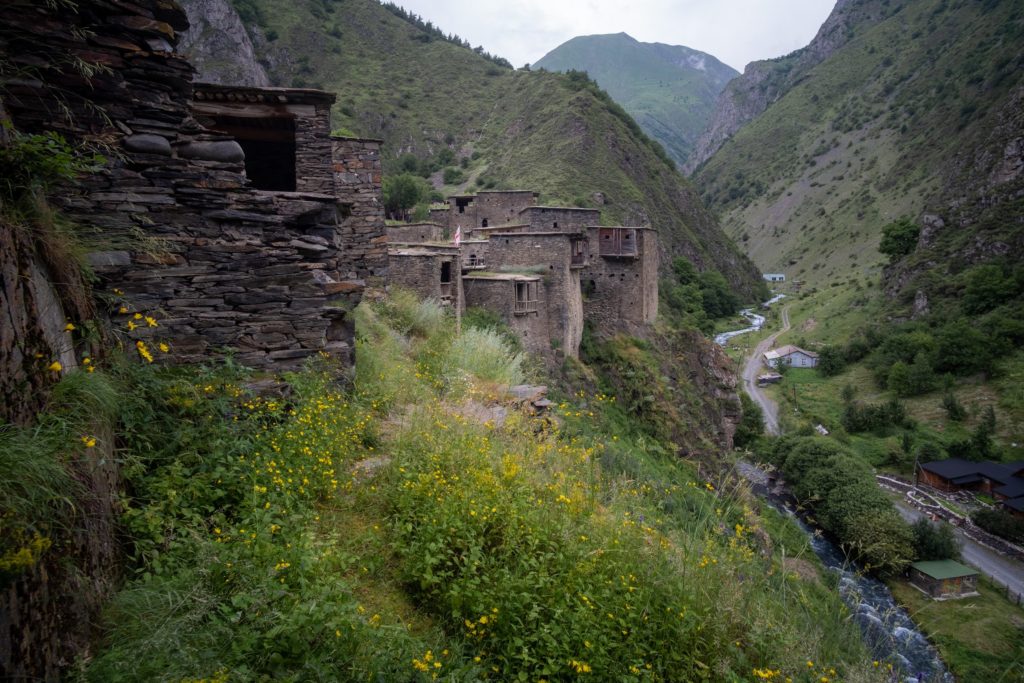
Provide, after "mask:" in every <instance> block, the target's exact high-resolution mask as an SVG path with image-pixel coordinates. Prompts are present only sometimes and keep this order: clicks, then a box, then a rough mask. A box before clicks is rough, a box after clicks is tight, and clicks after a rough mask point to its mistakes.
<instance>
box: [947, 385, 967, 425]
mask: <svg viewBox="0 0 1024 683" xmlns="http://www.w3.org/2000/svg"><path fill="white" fill-rule="evenodd" d="M942 407H943V408H945V410H946V417H947V418H949V420H950V422H963V421H964V419H965V418H966V417H967V409H966V408H964V406H963V404H962V403H960V401H958V400H957V399H956V396H955V395H954V394H953V393H952V392H949V393H947V394H946V395H945V396H943V397H942Z"/></svg>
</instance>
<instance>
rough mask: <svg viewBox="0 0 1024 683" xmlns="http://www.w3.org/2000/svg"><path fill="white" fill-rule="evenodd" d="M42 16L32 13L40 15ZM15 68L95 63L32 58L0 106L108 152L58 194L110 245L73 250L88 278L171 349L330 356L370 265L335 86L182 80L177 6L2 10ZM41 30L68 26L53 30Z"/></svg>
mask: <svg viewBox="0 0 1024 683" xmlns="http://www.w3.org/2000/svg"><path fill="white" fill-rule="evenodd" d="M44 15H45V16H44ZM4 21H5V22H7V23H8V24H10V25H13V27H14V28H15V29H16V33H15V34H14V35H15V36H16V37H15V38H14V39H13V40H12V42H11V44H9V45H7V46H6V47H7V51H8V52H9V54H10V55H11V56H12V58H13V61H14V64H15V66H17V64H18V63H20V61H19V60H24V61H25V63H26V64H31V65H33V68H35V66H36V65H37V64H38V60H36V58H35V55H37V53H39V51H40V50H43V51H44V52H45V53H46V54H47V55H49V56H50V58H49V59H48V61H47V63H51V64H60V63H63V62H62V60H61V59H60V55H65V54H67V55H87V58H88V59H89V60H90V61H92V62H94V63H96V64H99V65H103V66H105V67H109V71H105V70H96V71H94V72H91V73H81V74H79V73H75V74H68V73H62V72H57V69H58V68H59V67H56V66H54V67H52V69H54V71H53V72H50V71H47V70H46V69H43V71H42V72H41V73H40V76H39V78H36V79H26V80H21V81H17V82H12V83H11V84H10V85H9V87H7V89H6V91H5V94H4V99H5V105H6V110H7V112H8V114H9V116H10V118H11V120H12V121H13V123H14V125H15V127H16V128H17V129H18V130H21V131H25V132H38V131H42V130H56V131H58V132H61V133H62V134H64V135H65V137H67V138H68V139H70V140H72V141H78V140H85V139H92V140H95V139H97V138H100V139H103V140H104V142H105V143H106V144H108V145H109V148H110V152H109V153H108V154H107V155H106V156H107V158H108V162H107V163H106V165H105V166H104V168H103V169H101V170H100V171H98V172H96V173H92V174H89V175H87V176H86V177H84V178H83V179H82V181H81V183H80V185H79V186H78V187H77V188H72V189H69V191H68V192H67V193H66V194H64V195H63V196H62V197H61V198H60V200H61V201H60V204H61V208H63V209H65V210H66V211H67V212H68V213H69V214H71V215H73V216H74V217H75V220H76V221H77V222H79V223H80V224H84V225H86V226H96V227H97V228H98V229H99V230H101V232H102V234H103V235H104V237H105V238H106V239H107V241H109V242H111V243H121V244H123V245H125V246H123V247H122V248H121V249H119V250H115V251H106V252H102V253H93V254H91V255H90V256H89V259H90V263H91V264H92V266H93V268H94V270H95V271H96V272H97V273H98V274H99V275H100V277H101V284H100V287H101V288H105V289H107V290H108V291H113V290H114V289H118V290H119V291H123V292H124V295H123V298H124V303H125V304H126V305H127V306H128V307H129V308H130V309H132V310H133V311H145V312H147V313H152V314H154V315H155V317H157V318H158V319H159V320H160V328H159V330H149V329H144V330H139V331H137V332H136V333H135V334H136V336H138V335H140V334H153V335H156V334H159V336H160V337H161V338H164V339H168V340H169V341H170V342H171V345H172V348H173V359H175V360H179V361H195V360H199V359H201V358H204V357H206V356H208V355H210V354H211V353H219V352H220V351H221V350H223V349H230V350H232V351H233V352H234V353H235V358H236V359H237V360H239V361H240V362H242V363H245V364H248V365H253V366H279V365H281V364H284V365H293V364H295V363H297V362H299V361H300V360H301V359H302V358H304V357H306V356H308V355H310V354H313V353H316V352H317V351H321V350H327V351H332V352H336V353H338V354H340V355H342V356H347V355H348V354H349V352H350V344H351V334H352V330H351V325H350V323H349V321H348V316H347V311H348V310H350V309H351V308H352V307H353V306H354V305H355V304H356V303H357V302H358V301H359V298H360V296H361V292H362V291H363V288H364V287H365V285H366V283H367V281H368V280H373V279H374V278H380V277H382V276H383V275H384V274H385V269H386V265H387V252H386V238H385V235H384V220H383V218H384V216H383V208H382V202H381V199H380V188H381V171H380V158H379V147H380V143H379V141H375V140H361V139H354V138H334V137H332V136H331V135H330V118H329V110H330V109H329V108H330V105H331V103H333V101H334V95H332V94H329V93H325V92H320V91H315V90H295V89H281V88H249V87H244V88H242V87H240V88H232V87H226V86H214V85H204V84H193V73H194V71H193V68H192V66H191V65H190V64H189V62H188V61H187V60H185V59H184V58H183V57H182V56H181V55H179V54H178V53H176V52H175V51H174V45H175V44H176V42H177V39H178V36H179V32H180V31H183V30H185V29H187V27H188V23H187V20H186V18H185V15H184V12H182V10H181V9H180V7H178V6H177V4H176V3H173V2H172V3H167V2H157V1H156V0H141V1H140V2H136V3H134V4H126V3H112V4H108V3H100V2H86V3H84V5H83V6H81V7H79V8H77V9H72V8H69V7H65V6H63V5H60V4H56V5H52V6H51V5H45V6H44V5H40V6H39V7H38V8H37V9H35V10H34V11H32V12H27V13H22V14H20V15H19V14H12V15H10V16H7V15H5V16H4ZM55 26H63V27H66V28H67V29H69V30H67V31H59V30H54V27H55Z"/></svg>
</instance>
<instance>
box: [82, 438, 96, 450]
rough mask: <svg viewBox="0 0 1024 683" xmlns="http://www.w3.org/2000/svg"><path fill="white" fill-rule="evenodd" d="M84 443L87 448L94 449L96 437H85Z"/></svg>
mask: <svg viewBox="0 0 1024 683" xmlns="http://www.w3.org/2000/svg"><path fill="white" fill-rule="evenodd" d="M82 443H84V444H85V447H86V448H92V447H93V446H95V445H96V437H94V436H83V437H82Z"/></svg>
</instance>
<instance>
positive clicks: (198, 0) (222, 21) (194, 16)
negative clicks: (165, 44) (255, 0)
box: [178, 0, 270, 86]
mask: <svg viewBox="0 0 1024 683" xmlns="http://www.w3.org/2000/svg"><path fill="white" fill-rule="evenodd" d="M180 4H181V6H182V8H183V9H184V10H185V13H186V15H187V16H188V23H189V28H188V30H187V31H184V32H183V33H182V34H181V39H180V41H179V43H178V51H179V52H180V53H182V54H183V55H185V57H186V58H188V59H189V61H190V62H192V65H193V66H195V68H196V71H197V73H196V80H197V81H200V82H203V83H217V84H220V85H250V86H268V85H270V78H269V77H268V76H267V73H266V71H264V69H263V66H262V65H261V64H260V63H259V61H257V59H256V50H255V49H254V48H253V45H252V41H251V40H250V39H249V34H248V32H246V30H245V26H243V25H242V20H241V19H240V18H239V16H238V13H237V12H236V11H235V10H234V8H233V7H232V6H231V3H229V2H228V0H180Z"/></svg>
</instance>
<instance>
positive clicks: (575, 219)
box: [518, 206, 601, 232]
mask: <svg viewBox="0 0 1024 683" xmlns="http://www.w3.org/2000/svg"><path fill="white" fill-rule="evenodd" d="M518 222H519V223H525V224H526V225H529V226H530V230H532V231H533V232H545V231H554V232H558V231H562V232H582V231H584V230H585V229H586V228H587V226H590V225H598V224H599V223H600V222H601V212H600V211H599V210H597V209H579V208H572V207H565V206H530V207H527V208H525V209H523V210H522V211H520V212H519V221H518Z"/></svg>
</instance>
